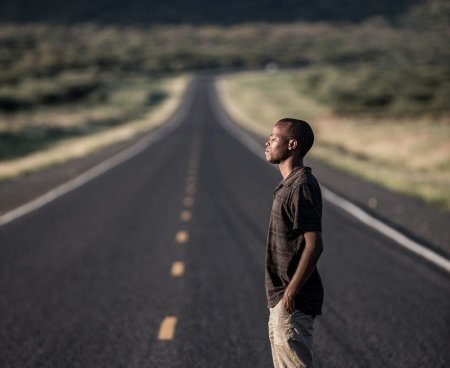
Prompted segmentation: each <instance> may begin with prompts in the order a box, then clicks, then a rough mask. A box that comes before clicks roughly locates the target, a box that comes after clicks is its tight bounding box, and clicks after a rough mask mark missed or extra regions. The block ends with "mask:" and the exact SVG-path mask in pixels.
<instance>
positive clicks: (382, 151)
mask: <svg viewBox="0 0 450 368" xmlns="http://www.w3.org/2000/svg"><path fill="white" fill-rule="evenodd" d="M294 81H295V73H294V74H292V73H290V72H282V73H277V74H272V75H271V74H267V73H243V74H237V75H232V76H226V77H224V78H222V79H221V80H220V81H219V82H218V88H219V92H220V95H221V97H222V99H223V101H224V103H225V106H226V107H227V109H228V110H229V111H230V113H231V115H232V116H233V117H234V118H235V119H236V120H237V121H238V122H240V123H241V124H243V125H244V126H246V127H248V128H250V129H252V130H253V131H254V132H256V133H257V134H259V135H261V136H267V135H268V134H269V132H270V130H271V128H272V126H273V124H274V123H275V122H276V121H277V120H278V119H280V118H282V117H287V116H291V117H298V118H303V119H305V120H308V121H310V122H311V124H312V126H313V129H314V130H315V132H316V137H317V141H316V145H315V147H314V148H313V150H312V152H311V154H312V155H314V156H316V157H318V158H320V159H322V160H324V161H327V162H329V163H330V164H332V165H334V166H337V167H340V168H342V169H344V170H347V171H350V172H353V173H355V174H357V175H359V176H362V177H364V178H366V179H368V180H371V181H373V182H376V183H379V184H381V185H384V186H386V187H388V188H390V189H392V190H396V191H399V192H402V193H407V194H411V195H414V196H418V197H420V198H422V199H424V200H426V201H428V202H429V203H432V204H434V205H437V206H439V207H442V208H445V209H447V210H449V209H450V162H449V157H450V117H449V116H441V117H439V118H433V117H431V116H421V117H417V118H402V119H395V118H375V117H371V116H368V115H366V116H358V117H356V116H346V117H344V116H339V115H336V114H334V113H333V112H332V111H331V110H330V109H329V108H328V107H327V106H325V105H323V104H320V103H318V102H317V101H314V100H312V99H311V98H310V96H307V95H305V94H304V93H302V92H301V89H299V88H297V87H296V86H295V83H294Z"/></svg>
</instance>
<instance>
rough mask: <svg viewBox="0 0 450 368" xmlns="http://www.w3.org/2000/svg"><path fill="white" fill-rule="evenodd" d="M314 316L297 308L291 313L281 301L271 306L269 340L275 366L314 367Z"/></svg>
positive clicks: (278, 367) (289, 367)
mask: <svg viewBox="0 0 450 368" xmlns="http://www.w3.org/2000/svg"><path fill="white" fill-rule="evenodd" d="M313 331H314V318H313V317H312V316H310V315H308V314H304V313H301V312H300V311H298V310H295V311H294V312H293V313H292V314H289V313H288V312H287V311H286V310H285V309H284V307H283V305H282V303H281V301H280V302H279V303H278V304H277V305H276V306H275V307H273V308H270V317H269V340H270V346H271V348H272V358H273V365H274V367H275V368H294V367H295V368H313V366H314V362H313Z"/></svg>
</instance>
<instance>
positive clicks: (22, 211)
mask: <svg viewBox="0 0 450 368" xmlns="http://www.w3.org/2000/svg"><path fill="white" fill-rule="evenodd" d="M191 87H192V81H191V82H188V85H187V87H186V89H185V92H184V96H183V97H182V101H181V104H180V106H179V107H178V108H177V110H176V111H175V113H174V115H173V116H172V117H171V118H169V120H168V121H167V122H166V123H164V124H163V125H161V126H160V127H159V128H156V130H152V131H151V132H150V133H149V134H147V135H146V136H145V137H143V138H142V139H141V140H139V141H138V142H136V143H135V144H133V145H132V146H131V147H128V148H126V149H125V150H123V151H121V152H119V153H117V154H115V155H114V156H111V157H109V158H108V159H106V160H104V161H102V162H100V163H99V164H98V165H96V166H94V167H93V168H91V169H89V170H87V171H85V172H84V173H82V174H80V175H78V176H76V177H75V178H73V179H71V180H69V181H67V182H65V183H63V184H61V185H58V186H57V187H55V188H53V189H51V190H49V191H48V192H47V193H45V194H43V195H41V196H39V197H37V198H35V199H33V200H32V201H30V202H27V203H25V204H23V205H21V206H19V207H16V208H15V209H13V210H11V211H9V212H6V213H4V214H3V215H1V216H0V226H2V225H5V224H7V223H9V222H11V221H14V220H16V219H18V218H19V217H22V216H24V215H26V214H28V213H30V212H33V211H35V210H37V209H38V208H40V207H43V206H45V205H46V204H48V203H50V202H52V201H53V200H55V199H56V198H58V197H61V196H62V195H64V194H66V193H68V192H70V191H72V190H74V189H76V188H78V187H80V186H82V185H83V184H85V183H87V182H89V181H91V180H92V179H94V178H96V177H98V176H100V175H102V174H104V173H105V172H107V171H108V170H111V169H112V168H114V167H116V166H118V165H120V164H121V163H123V162H125V161H127V160H129V159H131V158H132V157H134V156H136V155H137V154H139V153H141V152H142V151H144V150H145V149H147V148H148V147H150V146H151V145H152V144H153V143H154V142H156V141H158V140H160V139H161V138H163V137H165V136H167V135H168V134H169V133H171V132H172V131H173V130H175V128H177V127H178V126H179V125H180V124H181V122H182V121H183V119H184V118H185V117H186V116H187V113H188V111H189V109H190V107H191V102H192V93H190V91H189V90H190V89H191Z"/></svg>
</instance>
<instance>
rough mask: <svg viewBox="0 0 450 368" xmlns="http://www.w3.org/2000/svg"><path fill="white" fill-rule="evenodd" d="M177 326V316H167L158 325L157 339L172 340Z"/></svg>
mask: <svg viewBox="0 0 450 368" xmlns="http://www.w3.org/2000/svg"><path fill="white" fill-rule="evenodd" d="M176 326H177V317H173V316H169V317H166V318H164V319H163V321H162V322H161V326H160V327H159V333H158V340H162V341H167V340H172V339H173V337H174V335H175V327H176Z"/></svg>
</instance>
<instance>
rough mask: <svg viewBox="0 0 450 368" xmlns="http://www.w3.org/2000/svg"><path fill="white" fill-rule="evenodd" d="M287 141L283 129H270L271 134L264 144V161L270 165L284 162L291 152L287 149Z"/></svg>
mask: <svg viewBox="0 0 450 368" xmlns="http://www.w3.org/2000/svg"><path fill="white" fill-rule="evenodd" d="M288 147H289V139H288V138H287V137H286V134H285V132H284V131H283V128H282V127H281V126H279V125H275V126H274V127H273V129H272V133H271V134H270V136H269V139H268V140H267V142H266V150H265V151H264V152H265V154H266V160H267V161H269V162H270V163H271V164H279V163H280V162H282V161H284V160H286V159H287V158H288V157H289V156H290V155H291V151H289V149H288Z"/></svg>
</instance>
